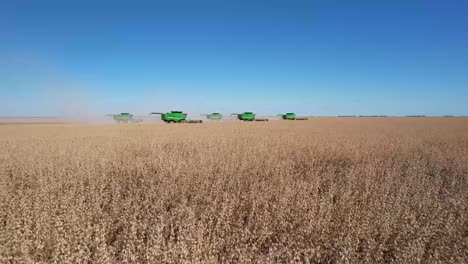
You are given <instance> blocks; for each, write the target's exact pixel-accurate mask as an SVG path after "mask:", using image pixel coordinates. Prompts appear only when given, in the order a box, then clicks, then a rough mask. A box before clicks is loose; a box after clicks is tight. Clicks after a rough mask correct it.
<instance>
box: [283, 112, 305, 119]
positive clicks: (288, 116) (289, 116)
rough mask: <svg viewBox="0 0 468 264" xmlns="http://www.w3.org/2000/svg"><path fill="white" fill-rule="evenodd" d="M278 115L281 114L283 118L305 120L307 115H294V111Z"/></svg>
mask: <svg viewBox="0 0 468 264" xmlns="http://www.w3.org/2000/svg"><path fill="white" fill-rule="evenodd" d="M278 116H281V117H282V118H283V120H307V119H308V118H307V117H296V114H295V113H286V114H280V115H278Z"/></svg>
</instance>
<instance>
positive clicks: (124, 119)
mask: <svg viewBox="0 0 468 264" xmlns="http://www.w3.org/2000/svg"><path fill="white" fill-rule="evenodd" d="M107 116H112V117H113V118H114V120H115V121H117V123H129V122H132V123H133V122H138V121H139V120H136V119H134V118H133V115H132V114H130V113H120V114H116V115H107Z"/></svg>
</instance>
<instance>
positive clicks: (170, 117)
mask: <svg viewBox="0 0 468 264" xmlns="http://www.w3.org/2000/svg"><path fill="white" fill-rule="evenodd" d="M150 115H161V120H162V121H164V122H166V123H202V121H201V120H189V119H187V114H186V113H184V112H182V111H170V112H167V113H160V112H152V113H150Z"/></svg>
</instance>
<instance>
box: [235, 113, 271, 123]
mask: <svg viewBox="0 0 468 264" xmlns="http://www.w3.org/2000/svg"><path fill="white" fill-rule="evenodd" d="M231 115H233V116H237V119H239V120H241V121H249V122H250V121H268V119H266V118H255V114H254V113H252V112H243V113H242V114H235V113H233V114H231Z"/></svg>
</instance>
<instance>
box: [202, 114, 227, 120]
mask: <svg viewBox="0 0 468 264" xmlns="http://www.w3.org/2000/svg"><path fill="white" fill-rule="evenodd" d="M202 116H206V118H207V119H210V120H221V119H222V118H223V115H222V114H220V113H211V114H203V115H202Z"/></svg>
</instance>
